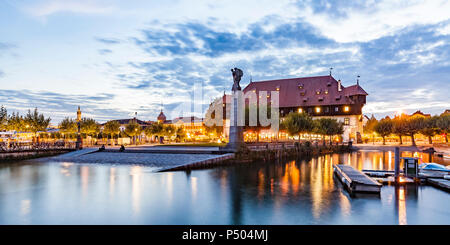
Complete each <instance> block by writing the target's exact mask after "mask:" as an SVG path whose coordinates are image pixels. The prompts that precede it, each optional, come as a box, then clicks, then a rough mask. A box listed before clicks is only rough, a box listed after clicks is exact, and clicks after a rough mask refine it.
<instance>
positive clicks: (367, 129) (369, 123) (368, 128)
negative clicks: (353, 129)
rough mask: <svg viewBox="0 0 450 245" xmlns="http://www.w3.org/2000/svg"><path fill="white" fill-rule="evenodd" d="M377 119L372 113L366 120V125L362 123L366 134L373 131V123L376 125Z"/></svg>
mask: <svg viewBox="0 0 450 245" xmlns="http://www.w3.org/2000/svg"><path fill="white" fill-rule="evenodd" d="M377 123H378V120H377V119H376V118H375V117H374V116H373V115H372V117H371V118H369V120H368V121H367V123H366V125H364V128H363V131H364V133H366V134H371V133H374V132H375V125H377Z"/></svg>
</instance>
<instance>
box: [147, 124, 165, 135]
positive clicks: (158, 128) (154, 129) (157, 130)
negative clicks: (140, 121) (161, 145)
mask: <svg viewBox="0 0 450 245" xmlns="http://www.w3.org/2000/svg"><path fill="white" fill-rule="evenodd" d="M162 131H163V124H162V123H154V124H152V125H150V126H148V127H147V128H145V130H144V132H145V135H147V136H159V135H161V134H162Z"/></svg>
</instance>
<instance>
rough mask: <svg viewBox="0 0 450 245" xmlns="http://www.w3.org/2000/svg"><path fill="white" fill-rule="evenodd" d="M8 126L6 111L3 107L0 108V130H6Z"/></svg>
mask: <svg viewBox="0 0 450 245" xmlns="http://www.w3.org/2000/svg"><path fill="white" fill-rule="evenodd" d="M7 126H8V111H7V110H6V108H5V107H4V106H1V107H0V130H6V129H7Z"/></svg>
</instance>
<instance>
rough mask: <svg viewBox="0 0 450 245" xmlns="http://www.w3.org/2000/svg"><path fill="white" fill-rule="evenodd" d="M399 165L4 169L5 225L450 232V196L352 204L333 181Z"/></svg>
mask: <svg viewBox="0 0 450 245" xmlns="http://www.w3.org/2000/svg"><path fill="white" fill-rule="evenodd" d="M414 154H415V153H414V152H403V153H402V155H403V156H413V155H414ZM416 155H417V156H418V157H421V158H422V159H425V161H428V159H427V158H428V155H427V154H422V153H417V154H416ZM393 157H394V154H393V153H392V152H389V151H386V152H370V151H362V152H354V153H350V154H333V155H326V156H321V157H317V158H312V159H298V160H289V161H278V162H273V163H252V164H242V165H236V166H228V167H222V168H214V169H209V170H200V171H192V172H168V173H155V172H153V169H152V168H149V167H145V166H129V165H106V164H105V165H102V164H82V165H80V164H75V163H34V162H19V163H15V164H8V165H0V224H401V225H402V224H450V213H448V203H450V195H449V194H448V193H446V192H443V191H441V190H438V189H435V188H433V187H428V186H415V185H412V186H405V187H398V188H395V187H393V186H384V187H383V188H382V192H381V195H380V196H378V195H376V196H373V195H371V196H361V197H356V198H352V197H350V196H349V195H348V194H347V193H346V192H345V191H343V189H342V186H341V185H340V182H339V181H337V179H336V178H335V176H334V175H333V169H332V166H333V164H338V163H344V164H349V165H351V166H353V167H355V168H357V169H388V170H392V169H393V167H394V166H393ZM432 160H434V161H435V162H439V161H440V159H432ZM440 163H443V164H446V165H448V162H442V161H441V162H440ZM429 210H432V212H430V211H429Z"/></svg>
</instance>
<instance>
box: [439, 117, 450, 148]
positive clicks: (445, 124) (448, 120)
mask: <svg viewBox="0 0 450 245" xmlns="http://www.w3.org/2000/svg"><path fill="white" fill-rule="evenodd" d="M436 124H437V125H436V126H437V127H438V128H439V130H440V131H441V132H442V133H444V137H445V142H447V143H448V134H449V132H450V114H442V115H440V116H439V119H438V120H437V122H436Z"/></svg>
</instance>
